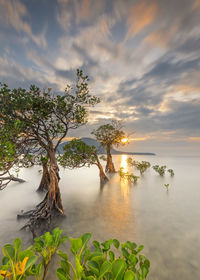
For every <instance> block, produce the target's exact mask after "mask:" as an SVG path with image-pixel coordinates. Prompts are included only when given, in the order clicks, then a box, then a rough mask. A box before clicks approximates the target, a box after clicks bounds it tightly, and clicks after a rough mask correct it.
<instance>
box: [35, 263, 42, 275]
mask: <svg viewBox="0 0 200 280" xmlns="http://www.w3.org/2000/svg"><path fill="white" fill-rule="evenodd" d="M41 270H42V263H40V264H38V265H37V267H36V273H37V275H38V276H39V275H40V274H41Z"/></svg>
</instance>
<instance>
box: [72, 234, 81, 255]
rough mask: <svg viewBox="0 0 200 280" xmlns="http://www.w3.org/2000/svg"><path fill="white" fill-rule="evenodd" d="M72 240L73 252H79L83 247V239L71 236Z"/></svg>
mask: <svg viewBox="0 0 200 280" xmlns="http://www.w3.org/2000/svg"><path fill="white" fill-rule="evenodd" d="M70 242H71V245H72V248H71V250H72V252H73V253H75V254H76V253H77V252H78V251H79V250H80V249H81V247H82V239H81V238H71V237H70Z"/></svg>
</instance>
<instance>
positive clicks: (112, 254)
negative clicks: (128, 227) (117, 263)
mask: <svg viewBox="0 0 200 280" xmlns="http://www.w3.org/2000/svg"><path fill="white" fill-rule="evenodd" d="M109 256H110V260H111V262H113V261H114V259H115V254H114V252H113V251H109Z"/></svg>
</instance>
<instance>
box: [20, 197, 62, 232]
mask: <svg viewBox="0 0 200 280" xmlns="http://www.w3.org/2000/svg"><path fill="white" fill-rule="evenodd" d="M48 198H49V193H47V194H46V196H45V198H44V199H43V201H42V202H40V203H39V204H38V205H37V206H36V208H35V209H33V210H29V211H26V212H22V213H21V214H19V215H17V218H18V219H23V218H25V219H26V218H28V219H29V220H28V222H27V223H26V224H25V225H24V226H23V227H22V228H21V230H23V229H29V230H30V231H31V232H32V234H33V237H35V236H37V231H39V232H42V231H43V229H44V230H46V229H47V228H48V227H49V225H50V223H51V221H52V219H54V218H55V217H56V219H57V217H59V216H60V217H61V216H62V217H64V213H63V211H62V209H60V208H59V207H58V205H57V204H56V203H55V204H54V203H50V201H49V199H48Z"/></svg>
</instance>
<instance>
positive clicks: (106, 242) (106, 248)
mask: <svg viewBox="0 0 200 280" xmlns="http://www.w3.org/2000/svg"><path fill="white" fill-rule="evenodd" d="M112 243H113V240H112V239H109V240H107V241H105V242H103V243H101V245H102V246H103V247H104V249H103V250H104V251H108V250H109V249H110V245H111V244H112Z"/></svg>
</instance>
